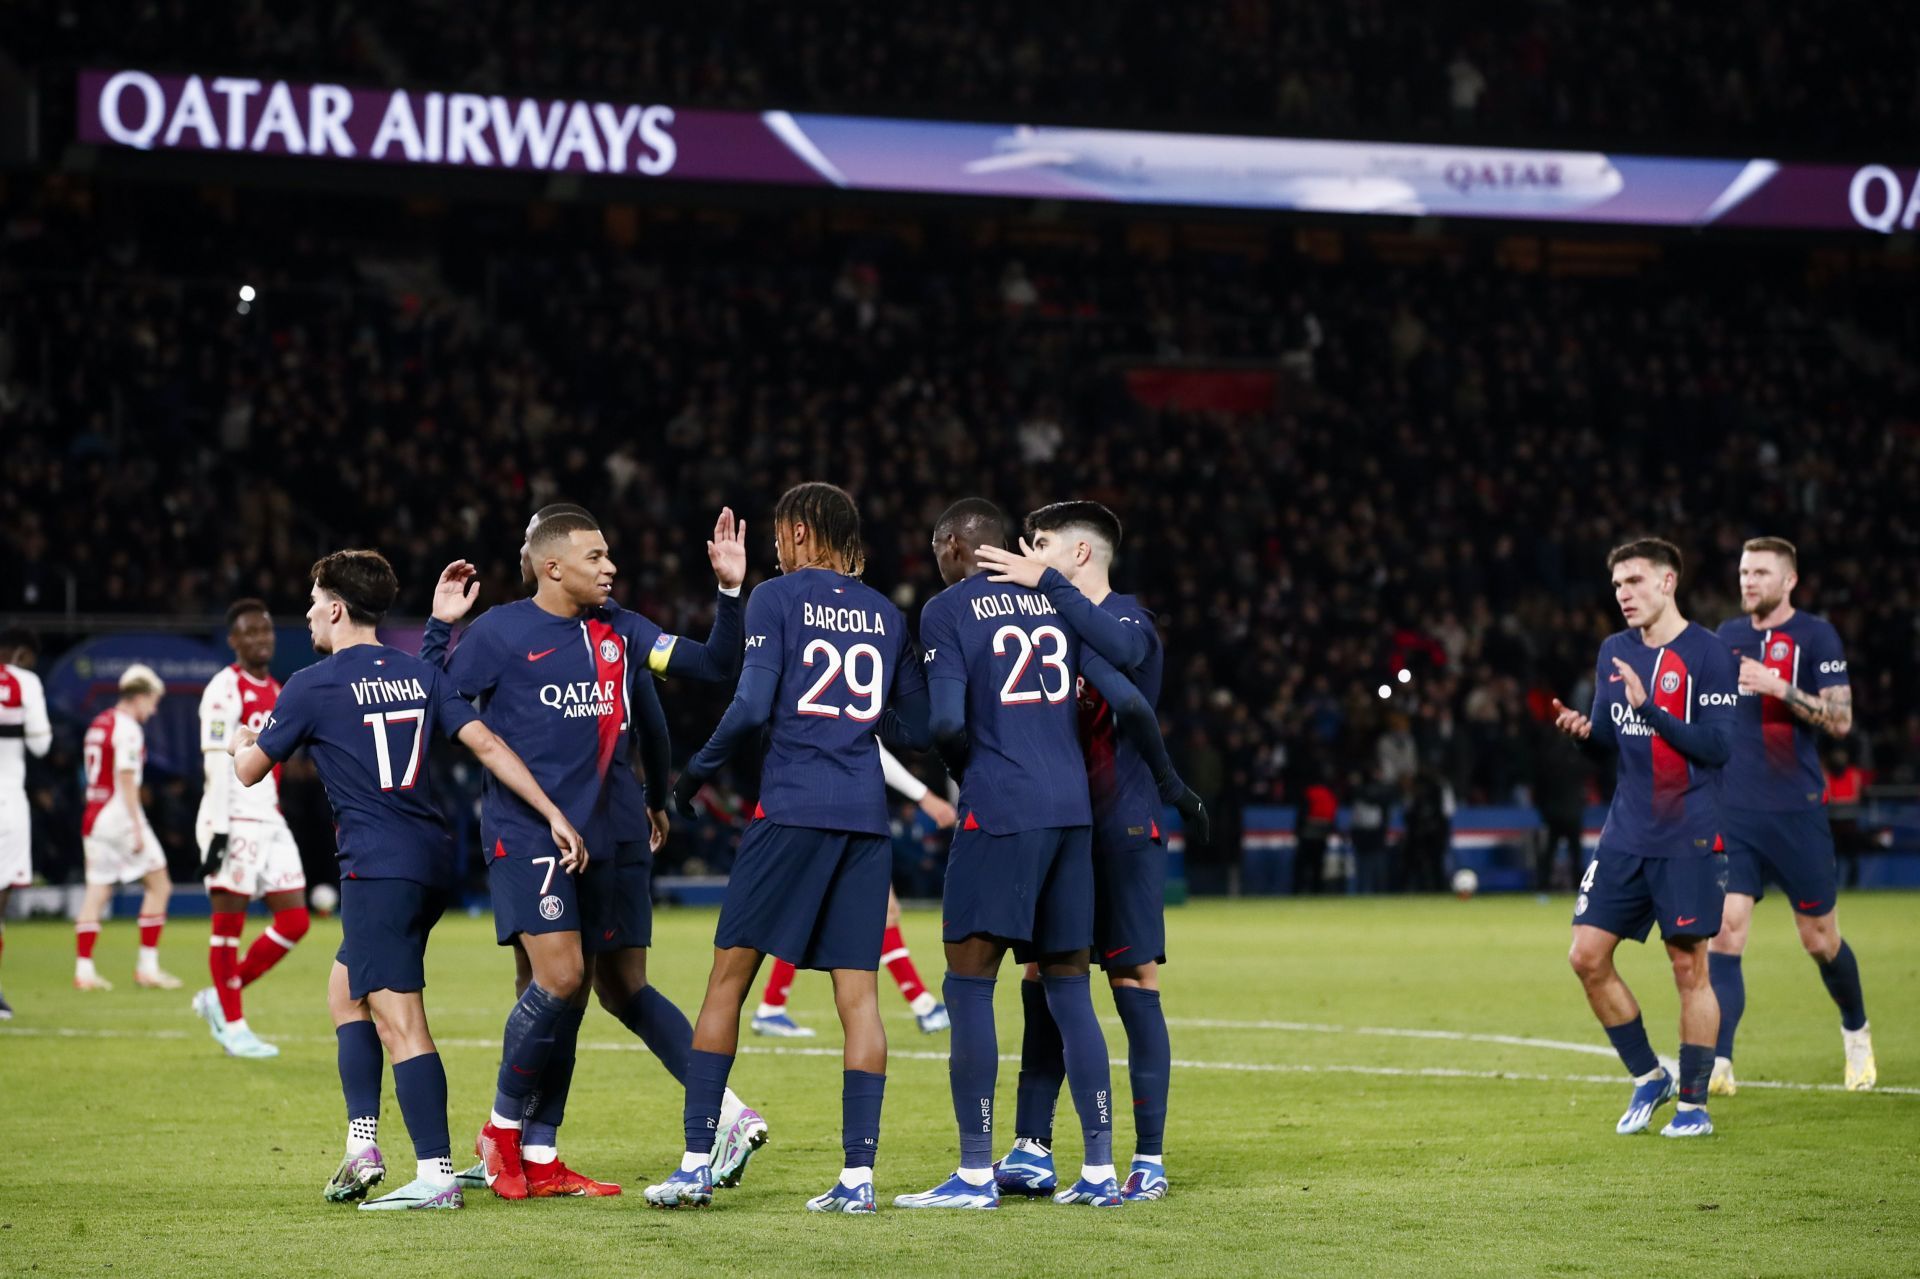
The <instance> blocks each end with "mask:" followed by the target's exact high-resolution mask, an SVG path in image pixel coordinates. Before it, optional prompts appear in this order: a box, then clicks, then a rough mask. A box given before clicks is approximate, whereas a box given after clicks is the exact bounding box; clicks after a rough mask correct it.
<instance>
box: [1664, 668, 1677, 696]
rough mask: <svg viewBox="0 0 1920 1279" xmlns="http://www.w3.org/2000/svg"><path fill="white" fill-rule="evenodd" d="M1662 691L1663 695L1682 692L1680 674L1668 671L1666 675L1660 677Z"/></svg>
mask: <svg viewBox="0 0 1920 1279" xmlns="http://www.w3.org/2000/svg"><path fill="white" fill-rule="evenodd" d="M1660 691H1661V692H1663V693H1677V692H1679V691H1680V672H1679V671H1668V672H1667V673H1666V674H1664V675H1662V676H1661V677H1660Z"/></svg>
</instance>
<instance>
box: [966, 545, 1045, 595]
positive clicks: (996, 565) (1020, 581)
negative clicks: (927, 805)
mask: <svg viewBox="0 0 1920 1279" xmlns="http://www.w3.org/2000/svg"><path fill="white" fill-rule="evenodd" d="M974 558H975V559H977V560H979V561H980V562H981V563H982V564H984V565H986V566H987V571H988V572H989V573H991V574H992V576H990V577H988V578H987V580H988V581H989V582H1013V583H1015V584H1016V585H1019V586H1038V585H1040V575H1041V574H1043V573H1045V572H1046V571H1047V565H1046V562H1045V561H1043V560H1042V559H1040V557H1039V556H1037V555H1035V554H1034V550H1033V548H1032V547H1031V546H1028V545H1027V539H1026V538H1024V537H1023V538H1021V539H1020V553H1019V554H1017V555H1016V554H1014V553H1013V552H1012V551H1009V550H1004V549H1002V548H1001V547H998V546H983V547H981V548H980V549H979V550H978V551H976V552H975V553H974Z"/></svg>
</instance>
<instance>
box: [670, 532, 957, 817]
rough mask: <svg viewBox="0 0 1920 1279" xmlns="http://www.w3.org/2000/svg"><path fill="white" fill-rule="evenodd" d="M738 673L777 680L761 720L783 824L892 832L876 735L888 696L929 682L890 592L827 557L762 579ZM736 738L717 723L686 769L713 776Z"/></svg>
mask: <svg viewBox="0 0 1920 1279" xmlns="http://www.w3.org/2000/svg"><path fill="white" fill-rule="evenodd" d="M740 680H741V686H742V688H745V687H747V686H748V685H750V684H755V685H761V686H763V687H765V686H768V685H769V684H770V685H771V687H772V689H773V694H772V704H771V708H770V710H769V712H768V714H767V716H766V718H765V719H764V720H763V721H760V722H763V723H765V724H766V725H767V729H768V733H767V750H766V758H765V762H764V763H763V764H762V765H761V770H760V803H759V809H758V811H757V813H756V816H760V817H765V818H766V819H767V820H769V821H773V822H778V823H779V824H781V825H783V826H805V827H811V828H814V829H818V830H837V831H855V832H860V833H863V834H872V835H885V834H887V833H888V824H887V788H886V782H885V780H884V778H883V777H882V775H881V771H880V750H879V746H878V744H877V742H876V740H875V736H874V735H875V733H876V732H878V731H880V728H881V719H882V717H883V716H884V715H885V714H886V712H887V711H888V710H889V709H890V708H892V707H894V706H895V705H896V704H897V703H899V702H901V701H903V700H904V699H906V698H909V697H913V696H916V695H919V694H924V693H925V691H926V679H925V676H924V675H923V674H922V673H921V670H920V660H919V650H918V649H917V648H916V647H915V645H914V643H913V639H912V637H911V636H910V635H909V634H908V633H907V625H906V619H905V618H904V617H902V616H901V615H900V610H899V609H898V608H895V607H894V605H893V603H892V601H890V600H888V599H887V598H886V596H884V595H882V594H880V593H879V592H878V591H876V590H874V589H873V588H872V587H870V586H868V585H867V584H866V583H864V582H862V581H860V580H859V579H857V578H852V577H847V576H845V575H844V574H840V573H835V572H833V571H831V570H830V569H824V568H805V569H800V570H798V571H797V572H793V573H787V574H783V575H782V576H780V577H775V578H771V579H769V580H768V581H765V582H762V583H761V584H760V585H758V586H756V587H755V588H754V589H753V595H752V597H751V598H750V599H748V600H747V616H746V655H745V658H744V660H743V663H742V669H741V673H740ZM732 716H733V712H730V713H729V720H731V719H732ZM722 723H723V728H728V727H731V725H729V722H728V721H723V722H722ZM733 745H734V743H733V741H731V740H728V739H727V738H726V737H723V734H722V732H721V731H720V730H716V732H715V734H714V737H713V738H712V739H711V740H709V741H708V743H707V744H706V745H705V746H704V747H702V748H701V750H700V752H699V754H697V755H696V756H695V757H694V759H693V762H692V763H691V764H689V765H688V771H689V772H691V773H693V774H695V775H698V776H702V777H707V776H711V775H712V774H713V773H714V772H716V771H717V770H718V769H719V768H720V766H721V765H722V764H723V763H724V762H725V760H726V756H727V755H728V754H729V753H730V751H731V749H732V747H733Z"/></svg>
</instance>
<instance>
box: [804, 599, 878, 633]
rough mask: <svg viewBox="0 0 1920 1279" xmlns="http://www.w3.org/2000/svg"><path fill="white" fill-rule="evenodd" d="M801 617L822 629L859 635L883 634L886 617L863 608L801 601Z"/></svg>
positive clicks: (808, 623) (807, 622) (809, 624)
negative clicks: (839, 606) (837, 606)
mask: <svg viewBox="0 0 1920 1279" xmlns="http://www.w3.org/2000/svg"><path fill="white" fill-rule="evenodd" d="M800 607H801V619H802V620H803V621H804V622H805V623H806V624H807V625H808V626H817V627H819V628H820V629H821V630H823V631H847V632H852V633H855V634H861V635H885V634H886V633H887V623H886V619H885V618H883V617H881V616H880V614H878V613H872V612H869V611H867V610H866V609H864V608H836V607H834V606H833V605H831V604H815V603H813V602H812V601H811V600H802V601H801V605H800Z"/></svg>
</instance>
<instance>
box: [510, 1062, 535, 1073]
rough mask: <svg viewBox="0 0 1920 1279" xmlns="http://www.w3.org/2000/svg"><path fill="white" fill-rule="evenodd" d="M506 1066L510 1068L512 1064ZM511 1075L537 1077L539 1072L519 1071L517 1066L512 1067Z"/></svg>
mask: <svg viewBox="0 0 1920 1279" xmlns="http://www.w3.org/2000/svg"><path fill="white" fill-rule="evenodd" d="M507 1064H508V1065H510V1066H512V1065H513V1063H512V1062H508V1063H507ZM513 1073H514V1074H516V1075H537V1074H539V1073H540V1072H539V1071H537V1070H523V1069H521V1068H520V1067H519V1066H514V1067H513Z"/></svg>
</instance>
